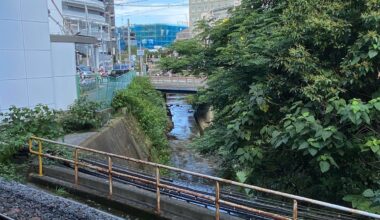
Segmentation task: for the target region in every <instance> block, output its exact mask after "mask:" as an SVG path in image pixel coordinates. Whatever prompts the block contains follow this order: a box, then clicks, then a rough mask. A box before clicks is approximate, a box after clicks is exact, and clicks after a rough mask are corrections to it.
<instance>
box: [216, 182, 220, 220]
mask: <svg viewBox="0 0 380 220" xmlns="http://www.w3.org/2000/svg"><path fill="white" fill-rule="evenodd" d="M219 196H220V189H219V182H218V181H216V182H215V219H216V220H219V218H220V212H219V208H220V204H219V199H220V198H219Z"/></svg>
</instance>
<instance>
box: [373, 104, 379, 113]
mask: <svg viewBox="0 0 380 220" xmlns="http://www.w3.org/2000/svg"><path fill="white" fill-rule="evenodd" d="M373 106H374V107H375V108H376V109H377V110H378V111H380V102H376V103H375V104H373Z"/></svg>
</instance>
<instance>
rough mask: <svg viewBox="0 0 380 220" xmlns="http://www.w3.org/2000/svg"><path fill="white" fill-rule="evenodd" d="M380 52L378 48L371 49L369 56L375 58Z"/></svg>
mask: <svg viewBox="0 0 380 220" xmlns="http://www.w3.org/2000/svg"><path fill="white" fill-rule="evenodd" d="M378 53H379V52H378V51H376V50H370V51H369V52H368V56H369V58H371V59H372V58H374V57H375V56H377V54H378Z"/></svg>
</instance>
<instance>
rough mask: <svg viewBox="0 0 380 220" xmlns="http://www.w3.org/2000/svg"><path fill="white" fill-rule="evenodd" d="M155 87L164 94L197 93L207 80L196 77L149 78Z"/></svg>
mask: <svg viewBox="0 0 380 220" xmlns="http://www.w3.org/2000/svg"><path fill="white" fill-rule="evenodd" d="M149 79H150V81H151V82H152V84H153V86H154V87H155V88H156V89H157V90H160V91H163V92H179V93H181V92H182V93H196V92H197V91H198V89H199V88H201V87H204V86H205V85H206V80H207V79H206V78H201V77H194V76H149Z"/></svg>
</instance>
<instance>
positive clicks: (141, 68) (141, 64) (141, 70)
mask: <svg viewBox="0 0 380 220" xmlns="http://www.w3.org/2000/svg"><path fill="white" fill-rule="evenodd" d="M141 44H142V43H140V51H141V50H142V48H141ZM143 66H144V64H143V55H141V56H140V72H141V75H142V76H143V75H144V70H143Z"/></svg>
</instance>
